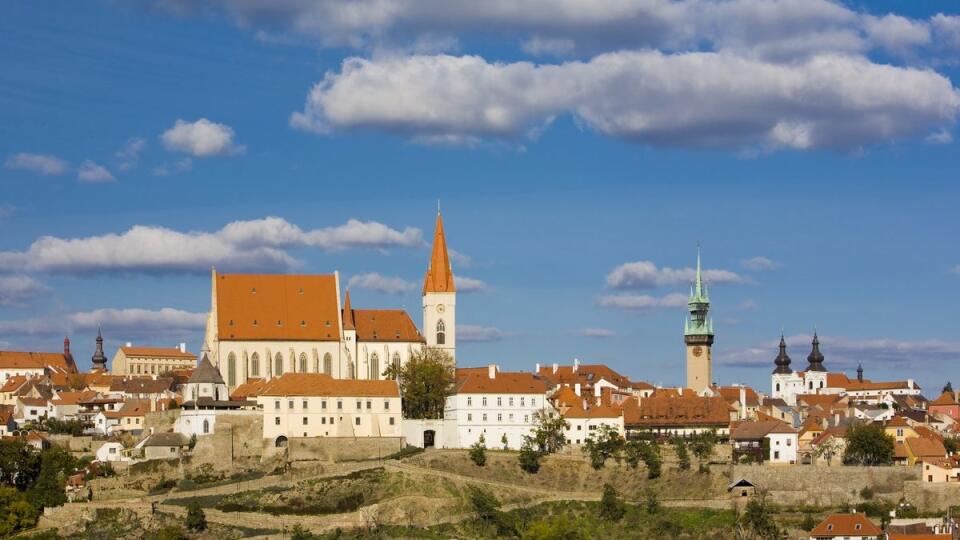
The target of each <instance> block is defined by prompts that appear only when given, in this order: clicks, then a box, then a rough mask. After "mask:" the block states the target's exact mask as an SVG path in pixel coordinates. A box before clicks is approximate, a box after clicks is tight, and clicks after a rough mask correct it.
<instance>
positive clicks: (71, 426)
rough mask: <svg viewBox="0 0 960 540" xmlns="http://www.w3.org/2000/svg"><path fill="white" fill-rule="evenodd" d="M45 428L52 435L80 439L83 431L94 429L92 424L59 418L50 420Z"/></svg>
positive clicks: (45, 423) (45, 424) (46, 422)
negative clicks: (89, 428) (70, 436)
mask: <svg viewBox="0 0 960 540" xmlns="http://www.w3.org/2000/svg"><path fill="white" fill-rule="evenodd" d="M44 426H45V427H46V428H47V431H48V432H50V433H56V434H65V435H73V436H74V437H79V436H81V435H83V430H85V429H87V428H88V427H93V425H92V424H90V423H87V422H83V421H81V420H79V419H78V420H59V419H57V418H48V419H47V420H46V421H45V422H44Z"/></svg>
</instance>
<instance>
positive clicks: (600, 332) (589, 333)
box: [571, 328, 617, 338]
mask: <svg viewBox="0 0 960 540" xmlns="http://www.w3.org/2000/svg"><path fill="white" fill-rule="evenodd" d="M571 333H572V334H573V335H575V336H582V337H589V338H612V337H614V336H616V335H617V333H616V332H614V331H613V330H610V329H609V328H578V329H576V330H574V331H573V332H571Z"/></svg>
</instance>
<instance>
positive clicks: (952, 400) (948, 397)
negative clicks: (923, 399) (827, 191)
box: [930, 392, 957, 406]
mask: <svg viewBox="0 0 960 540" xmlns="http://www.w3.org/2000/svg"><path fill="white" fill-rule="evenodd" d="M930 405H947V406H949V405H957V397H956V396H954V395H953V392H944V393H942V394H940V397H938V398H937V399H935V400H933V401H931V402H930Z"/></svg>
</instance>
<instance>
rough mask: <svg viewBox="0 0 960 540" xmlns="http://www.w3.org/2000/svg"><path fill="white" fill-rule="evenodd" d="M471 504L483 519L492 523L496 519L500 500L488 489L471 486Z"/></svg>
mask: <svg viewBox="0 0 960 540" xmlns="http://www.w3.org/2000/svg"><path fill="white" fill-rule="evenodd" d="M470 505H471V506H473V511H474V512H475V513H476V514H477V517H478V518H479V519H480V520H481V521H485V522H487V523H492V522H493V521H495V520H496V517H497V512H498V510H497V509H498V508H500V501H498V500H497V498H496V497H495V496H494V495H493V493H490V492H489V491H487V490H486V489H483V488H479V487H476V486H470Z"/></svg>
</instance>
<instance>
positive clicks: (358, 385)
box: [259, 373, 400, 397]
mask: <svg viewBox="0 0 960 540" xmlns="http://www.w3.org/2000/svg"><path fill="white" fill-rule="evenodd" d="M259 395H260V396H282V397H286V396H343V397H400V389H399V387H398V386H397V381H374V380H361V379H334V378H333V377H331V376H330V375H327V374H326V373H284V374H283V375H281V376H280V377H278V378H275V379H271V380H269V381H267V383H266V384H265V385H264V386H263V388H262V389H261V390H260V394H259Z"/></svg>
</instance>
